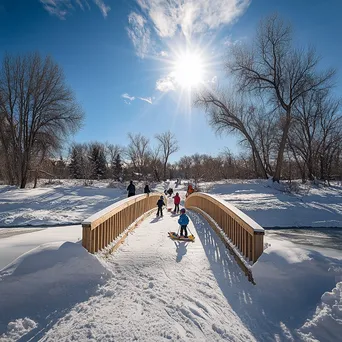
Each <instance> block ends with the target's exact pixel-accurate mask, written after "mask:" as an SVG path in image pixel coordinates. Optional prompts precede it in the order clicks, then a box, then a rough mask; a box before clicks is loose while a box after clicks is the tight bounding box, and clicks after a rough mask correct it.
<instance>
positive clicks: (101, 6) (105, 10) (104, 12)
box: [94, 0, 110, 18]
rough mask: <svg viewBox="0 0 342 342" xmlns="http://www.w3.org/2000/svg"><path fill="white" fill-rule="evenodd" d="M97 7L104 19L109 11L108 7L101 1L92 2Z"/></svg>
mask: <svg viewBox="0 0 342 342" xmlns="http://www.w3.org/2000/svg"><path fill="white" fill-rule="evenodd" d="M94 2H95V4H96V5H97V7H98V8H99V9H100V11H101V13H102V15H103V16H104V17H105V18H106V17H107V15H108V12H109V11H110V7H109V6H107V5H106V4H105V3H104V2H103V0H94Z"/></svg>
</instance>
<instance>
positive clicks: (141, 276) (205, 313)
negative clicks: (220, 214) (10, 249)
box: [0, 213, 342, 342]
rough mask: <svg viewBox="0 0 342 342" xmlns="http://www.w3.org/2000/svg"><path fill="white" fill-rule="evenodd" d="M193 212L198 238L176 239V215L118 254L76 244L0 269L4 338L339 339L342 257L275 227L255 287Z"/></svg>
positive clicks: (41, 250) (145, 228)
mask: <svg viewBox="0 0 342 342" xmlns="http://www.w3.org/2000/svg"><path fill="white" fill-rule="evenodd" d="M190 216H191V219H192V223H191V224H190V230H191V232H192V233H194V234H195V236H196V241H195V242H194V243H184V242H174V241H172V240H170V239H169V238H168V237H167V232H168V231H169V230H176V229H177V222H176V220H177V217H173V216H172V215H170V214H169V213H167V214H165V216H164V218H163V219H160V220H157V219H155V218H152V217H149V218H148V219H147V220H145V221H144V222H143V223H142V224H141V225H140V226H139V227H138V228H137V229H136V230H134V231H133V232H132V233H131V234H130V235H129V236H128V238H127V239H126V241H125V243H124V244H123V245H122V246H121V247H120V248H119V249H118V250H117V251H116V252H115V253H114V254H112V255H110V256H109V257H108V258H103V257H101V256H97V257H96V256H92V255H90V254H88V253H86V251H85V250H83V249H82V247H81V246H80V244H79V243H71V242H65V243H62V242H59V243H48V244H44V245H42V246H40V247H38V248H36V249H34V250H32V251H30V252H28V253H27V254H25V255H23V256H22V257H20V258H19V259H17V260H16V261H14V262H13V263H12V264H11V265H9V266H8V267H6V268H5V269H4V270H2V271H1V273H0V279H1V280H0V293H1V297H0V307H1V308H2V310H1V311H0V322H1V323H0V336H1V337H0V341H15V340H18V339H20V341H29V340H30V341H57V340H58V341H72V340H75V341H85V340H88V341H134V340H137V341H163V340H169V341H321V342H324V341H331V342H332V341H337V340H338V339H339V337H340V334H341V331H342V330H341V329H342V321H341V320H342V311H341V304H342V303H341V301H342V297H341V285H342V256H341V255H340V257H338V255H333V254H332V253H333V252H332V251H330V254H329V253H328V254H325V253H324V251H318V250H316V249H315V248H314V247H312V246H305V245H299V244H294V243H292V242H290V241H286V240H284V239H282V238H281V237H279V236H277V235H276V234H270V235H269V236H267V238H266V243H267V245H268V248H267V249H266V250H265V252H264V254H263V255H262V256H261V258H260V259H259V261H258V262H257V263H256V264H255V265H254V266H253V276H254V279H255V281H256V285H255V286H254V285H252V284H251V283H250V282H248V280H247V278H246V276H245V275H244V274H243V272H242V271H241V269H240V268H239V267H238V266H237V264H236V262H235V260H234V258H233V256H232V255H230V254H229V253H228V251H227V249H226V248H225V247H224V245H223V244H222V243H221V240H220V239H219V238H218V237H217V236H216V235H215V234H214V233H213V231H212V230H211V229H210V227H209V226H208V224H207V223H206V222H205V221H204V220H203V219H202V218H201V216H200V215H198V214H195V213H192V214H190ZM37 233H40V232H37ZM33 234H36V233H31V234H25V235H20V236H22V237H25V236H26V237H29V236H32V235H33ZM18 237H19V236H16V238H18ZM3 240H7V239H3ZM339 282H340V283H339ZM1 334H2V335H1Z"/></svg>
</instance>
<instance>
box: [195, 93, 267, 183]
mask: <svg viewBox="0 0 342 342" xmlns="http://www.w3.org/2000/svg"><path fill="white" fill-rule="evenodd" d="M195 105H197V106H201V107H204V109H205V111H206V112H207V113H208V114H209V119H210V121H209V122H210V125H211V126H212V127H214V128H215V129H216V132H218V133H220V132H224V131H226V132H229V133H237V132H238V133H240V134H241V135H242V136H243V138H244V139H246V140H247V142H248V144H249V146H250V147H251V150H252V155H253V158H254V160H255V163H254V164H255V169H256V172H257V174H260V175H261V176H262V177H263V178H267V172H266V169H265V167H264V165H263V162H262V159H261V156H260V153H259V151H258V149H257V146H256V144H255V141H254V139H253V136H252V135H251V131H250V130H249V129H248V128H249V127H248V122H249V121H250V120H251V119H252V118H253V116H254V107H253V106H251V104H249V103H247V102H246V101H244V100H243V99H242V98H241V97H240V96H236V97H234V95H232V93H230V95H229V96H228V95H225V94H224V93H223V92H222V91H219V90H217V91H213V90H209V89H208V90H204V91H203V92H200V93H198V95H197V98H196V100H195Z"/></svg>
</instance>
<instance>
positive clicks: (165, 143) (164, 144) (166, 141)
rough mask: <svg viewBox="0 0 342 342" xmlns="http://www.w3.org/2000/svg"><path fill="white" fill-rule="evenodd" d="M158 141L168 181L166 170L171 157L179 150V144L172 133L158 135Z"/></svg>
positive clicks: (164, 174)
mask: <svg viewBox="0 0 342 342" xmlns="http://www.w3.org/2000/svg"><path fill="white" fill-rule="evenodd" d="M156 139H157V140H158V141H159V144H160V147H161V156H162V162H163V177H164V180H166V169H167V163H168V161H169V158H170V155H171V154H173V153H175V152H177V151H178V150H179V146H178V142H177V140H176V138H175V136H174V135H173V134H172V133H171V132H170V131H168V132H165V133H162V134H157V135H156Z"/></svg>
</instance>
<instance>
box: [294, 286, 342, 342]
mask: <svg viewBox="0 0 342 342" xmlns="http://www.w3.org/2000/svg"><path fill="white" fill-rule="evenodd" d="M298 332H299V334H300V335H301V337H302V338H303V340H304V341H307V342H317V341H339V340H341V334H342V282H339V283H337V284H336V287H335V288H334V289H333V290H332V291H331V292H325V293H324V294H323V296H322V302H321V303H320V305H318V306H317V308H316V312H315V314H314V315H313V317H312V318H311V319H309V320H307V322H305V324H304V325H303V326H302V327H301V328H300V329H299V330H298Z"/></svg>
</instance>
